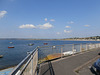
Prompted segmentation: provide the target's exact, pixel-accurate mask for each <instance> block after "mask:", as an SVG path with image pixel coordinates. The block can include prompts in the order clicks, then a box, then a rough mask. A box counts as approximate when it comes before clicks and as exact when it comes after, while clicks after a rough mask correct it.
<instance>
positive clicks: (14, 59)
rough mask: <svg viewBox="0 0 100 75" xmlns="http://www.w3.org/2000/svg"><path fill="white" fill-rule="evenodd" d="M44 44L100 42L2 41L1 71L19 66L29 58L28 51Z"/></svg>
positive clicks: (0, 42)
mask: <svg viewBox="0 0 100 75" xmlns="http://www.w3.org/2000/svg"><path fill="white" fill-rule="evenodd" d="M10 42H12V43H10ZM29 43H34V45H33V46H28V44H29ZM44 43H48V45H63V44H82V43H100V41H62V40H59V41H58V40H0V55H3V58H0V69H4V68H7V67H11V66H15V65H17V64H18V63H19V62H21V61H22V60H23V59H24V58H25V57H26V56H27V51H32V50H34V48H36V47H37V46H44ZM8 46H14V47H15V48H8Z"/></svg>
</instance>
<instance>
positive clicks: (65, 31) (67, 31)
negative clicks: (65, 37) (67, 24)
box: [64, 30, 72, 33]
mask: <svg viewBox="0 0 100 75" xmlns="http://www.w3.org/2000/svg"><path fill="white" fill-rule="evenodd" d="M71 32H72V31H71V30H64V33H71Z"/></svg>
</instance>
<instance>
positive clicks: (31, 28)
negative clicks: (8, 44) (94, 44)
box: [0, 0, 100, 39]
mask: <svg viewBox="0 0 100 75" xmlns="http://www.w3.org/2000/svg"><path fill="white" fill-rule="evenodd" d="M99 28H100V0H0V38H37V39H38V38H51V39H52V38H70V37H88V36H97V35H98V36H99V35H100V29H99Z"/></svg>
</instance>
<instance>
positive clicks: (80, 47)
mask: <svg viewBox="0 0 100 75" xmlns="http://www.w3.org/2000/svg"><path fill="white" fill-rule="evenodd" d="M80 52H82V44H80Z"/></svg>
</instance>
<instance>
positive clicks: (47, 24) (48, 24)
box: [38, 23, 53, 29]
mask: <svg viewBox="0 0 100 75" xmlns="http://www.w3.org/2000/svg"><path fill="white" fill-rule="evenodd" d="M38 27H39V28H40V29H49V28H52V27H53V25H52V24H50V23H45V24H43V25H38Z"/></svg>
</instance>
